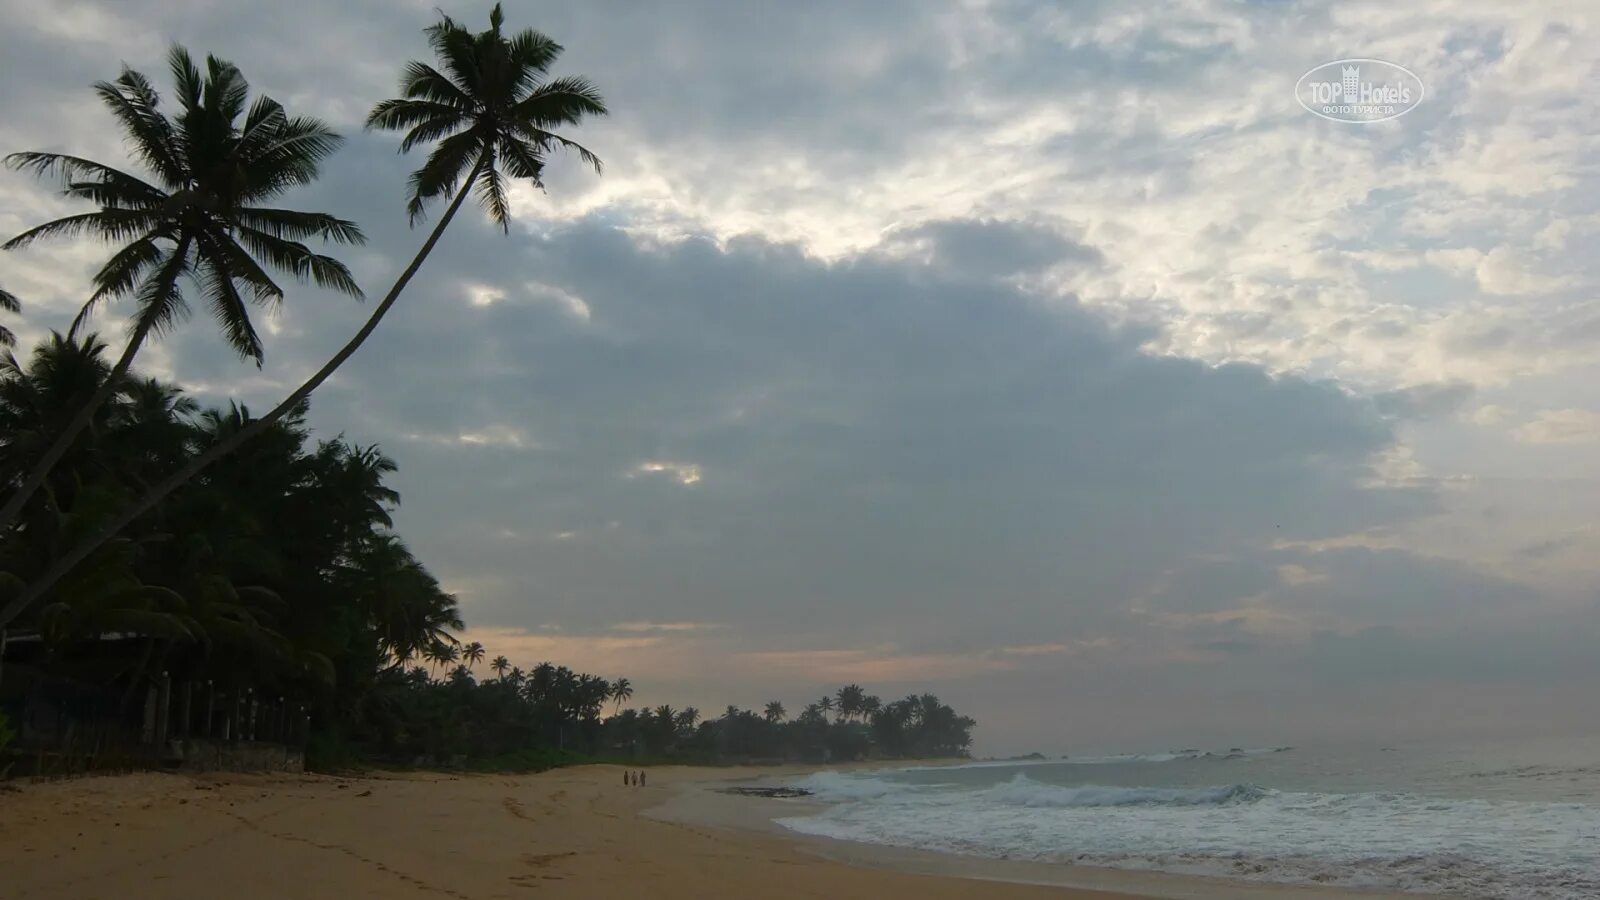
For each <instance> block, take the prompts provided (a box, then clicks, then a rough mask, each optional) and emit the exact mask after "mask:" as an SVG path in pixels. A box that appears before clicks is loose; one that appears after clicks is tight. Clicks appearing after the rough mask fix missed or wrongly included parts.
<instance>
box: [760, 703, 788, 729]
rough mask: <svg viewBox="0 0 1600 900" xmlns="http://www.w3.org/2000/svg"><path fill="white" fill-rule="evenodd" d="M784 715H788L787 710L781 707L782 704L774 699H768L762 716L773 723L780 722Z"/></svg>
mask: <svg viewBox="0 0 1600 900" xmlns="http://www.w3.org/2000/svg"><path fill="white" fill-rule="evenodd" d="M786 715H788V712H787V711H786V710H785V709H784V708H783V704H782V703H779V702H778V701H776V700H772V701H769V702H768V703H767V708H766V710H765V711H764V712H763V713H762V717H763V718H765V719H766V720H767V721H768V722H771V723H773V724H777V723H779V722H782V721H783V719H784V716H786Z"/></svg>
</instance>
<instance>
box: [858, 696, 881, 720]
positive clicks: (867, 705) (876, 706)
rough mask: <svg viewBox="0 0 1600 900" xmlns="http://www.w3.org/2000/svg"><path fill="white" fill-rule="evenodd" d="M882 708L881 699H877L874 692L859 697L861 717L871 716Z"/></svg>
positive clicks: (867, 717)
mask: <svg viewBox="0 0 1600 900" xmlns="http://www.w3.org/2000/svg"><path fill="white" fill-rule="evenodd" d="M882 708H883V701H882V700H879V699H878V697H877V695H876V694H868V695H866V696H865V697H862V698H861V717H862V718H863V719H869V718H871V717H872V716H874V715H876V714H877V712H878V710H880V709H882Z"/></svg>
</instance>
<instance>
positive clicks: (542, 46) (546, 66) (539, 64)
mask: <svg viewBox="0 0 1600 900" xmlns="http://www.w3.org/2000/svg"><path fill="white" fill-rule="evenodd" d="M507 49H508V50H509V53H510V56H511V61H512V63H514V64H515V65H516V66H517V67H518V68H519V69H521V70H522V71H521V73H520V74H521V76H522V78H521V79H520V80H519V84H518V86H519V87H521V88H527V87H528V86H529V85H531V84H533V83H534V80H535V79H537V78H538V76H540V75H543V74H544V73H545V72H548V71H550V65H551V63H554V62H555V61H556V58H557V57H559V56H560V55H561V51H562V50H563V49H565V48H563V47H562V46H561V45H560V44H558V43H556V42H555V40H554V39H553V38H551V37H550V36H549V35H546V34H541V33H540V32H537V31H534V30H533V29H532V28H529V29H525V30H523V31H520V32H518V33H517V34H516V35H515V36H514V37H512V38H511V40H510V41H509V42H508V47H507Z"/></svg>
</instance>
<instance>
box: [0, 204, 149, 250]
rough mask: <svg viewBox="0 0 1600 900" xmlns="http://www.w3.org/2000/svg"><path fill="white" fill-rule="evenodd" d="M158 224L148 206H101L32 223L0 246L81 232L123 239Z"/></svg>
mask: <svg viewBox="0 0 1600 900" xmlns="http://www.w3.org/2000/svg"><path fill="white" fill-rule="evenodd" d="M160 225H161V217H160V216H159V215H158V214H157V213H155V212H154V211H151V210H142V209H105V210H100V211H99V212H90V213H79V214H77V215H74V216H63V217H62V218H59V219H56V220H55V221H53V222H46V223H44V224H43V225H36V226H34V227H33V228H30V229H28V230H27V231H24V232H23V233H21V234H19V235H17V236H16V237H14V238H12V239H11V240H9V241H6V242H5V243H4V244H0V249H5V250H16V249H19V248H22V247H26V246H28V245H29V244H31V243H33V242H34V241H36V240H39V239H40V238H57V237H66V238H71V237H77V236H78V235H80V234H84V233H89V234H92V235H94V236H96V237H99V238H104V239H105V240H108V241H123V240H128V239H129V238H134V237H139V236H142V235H144V234H146V233H148V232H150V231H152V230H154V229H156V228H158V227H159V226H160Z"/></svg>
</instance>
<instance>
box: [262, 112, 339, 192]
mask: <svg viewBox="0 0 1600 900" xmlns="http://www.w3.org/2000/svg"><path fill="white" fill-rule="evenodd" d="M343 142H344V138H342V137H340V136H339V135H338V134H337V133H335V132H334V131H333V130H332V129H330V128H329V127H328V125H327V123H325V122H323V121H322V120H321V119H315V118H311V117H309V116H305V117H297V118H293V119H288V120H286V121H285V122H283V124H282V125H281V126H280V127H279V128H277V129H275V130H274V131H273V134H272V135H271V138H270V140H268V141H266V142H265V143H264V144H263V145H262V146H261V147H259V148H258V149H257V150H256V151H255V152H254V155H252V156H251V157H249V158H247V159H243V160H241V163H242V165H241V168H242V173H241V174H242V175H243V176H244V185H243V187H242V189H241V190H240V192H239V194H238V196H239V199H240V200H242V201H244V202H258V201H261V200H265V199H267V198H269V197H273V196H276V195H278V194H280V193H282V192H283V191H285V190H287V189H289V188H292V187H300V186H302V185H307V184H310V183H311V182H312V181H315V180H316V178H317V172H318V170H319V169H320V167H321V164H322V161H323V160H324V159H326V158H327V157H328V156H329V155H331V154H332V153H333V152H334V151H335V150H337V149H338V148H339V145H340V144H342V143H343Z"/></svg>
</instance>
